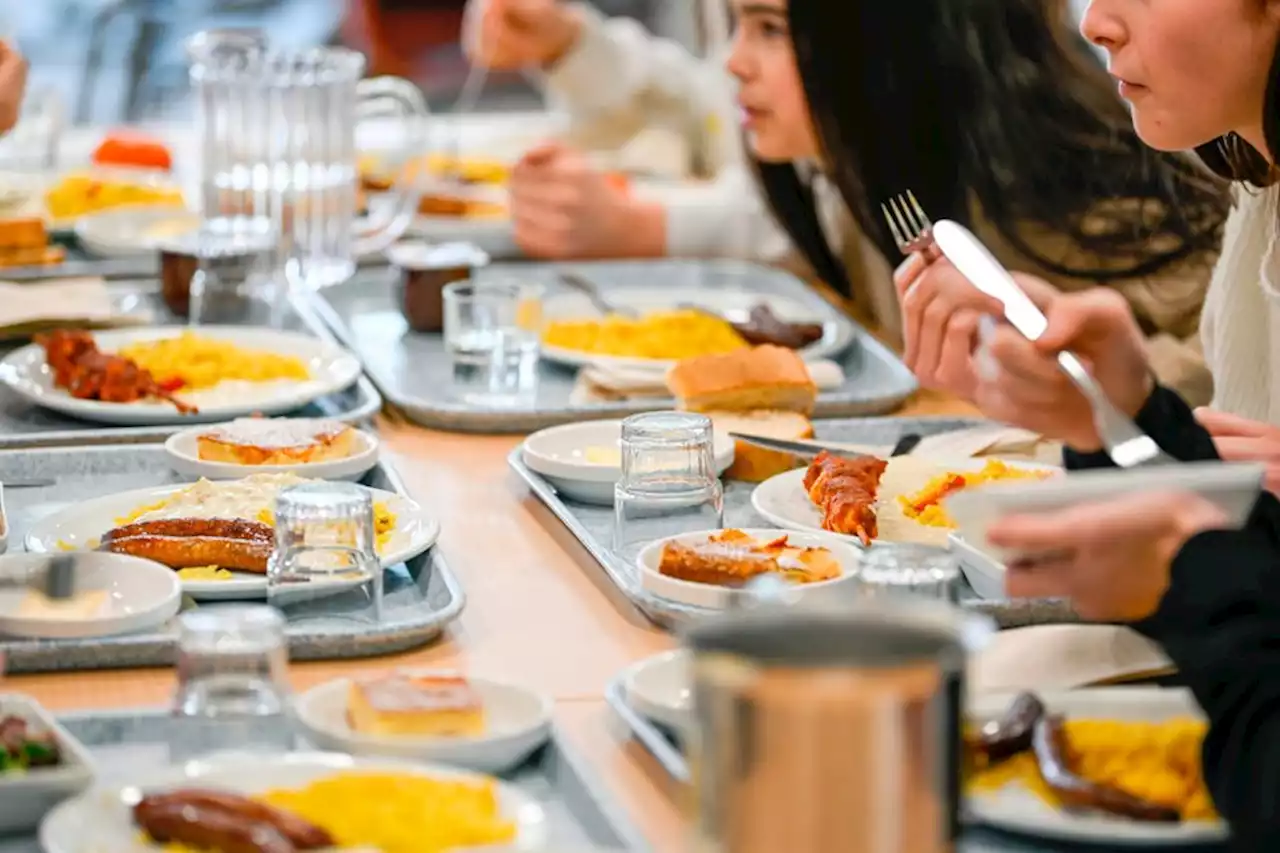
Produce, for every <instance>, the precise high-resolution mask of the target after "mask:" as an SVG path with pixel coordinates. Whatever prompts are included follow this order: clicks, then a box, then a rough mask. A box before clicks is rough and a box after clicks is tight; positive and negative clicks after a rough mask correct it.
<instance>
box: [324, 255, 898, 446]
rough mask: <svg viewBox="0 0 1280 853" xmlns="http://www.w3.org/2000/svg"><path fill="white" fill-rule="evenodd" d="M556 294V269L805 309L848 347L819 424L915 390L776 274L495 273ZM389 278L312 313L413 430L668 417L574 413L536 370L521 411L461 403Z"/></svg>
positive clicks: (587, 267)
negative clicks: (788, 302)
mask: <svg viewBox="0 0 1280 853" xmlns="http://www.w3.org/2000/svg"><path fill="white" fill-rule="evenodd" d="M492 269H494V270H500V271H508V272H513V273H516V274H518V275H520V276H521V277H524V278H528V279H532V280H536V281H543V282H545V283H546V284H547V285H548V287H552V288H553V287H555V286H556V284H555V281H556V274H557V272H558V271H560V270H568V269H573V270H577V271H580V272H581V273H582V274H583V275H585V276H586V277H587V278H589V279H590V280H591V281H593V282H597V283H598V284H600V285H601V287H602V288H603V289H605V290H607V289H608V288H609V287H635V288H639V287H643V286H645V284H646V283H651V282H655V281H661V282H662V283H663V284H664V286H668V287H670V286H681V287H685V288H687V290H688V291H689V292H691V293H693V292H698V291H707V290H715V289H741V288H743V287H745V288H747V289H749V290H750V291H751V292H753V293H758V294H759V295H760V296H761V297H763V298H767V297H768V296H770V295H774V296H786V297H787V298H789V299H792V300H795V301H797V302H799V303H801V304H804V305H806V306H807V307H811V308H812V309H813V312H814V316H816V317H822V318H824V319H825V320H828V321H830V322H833V323H837V324H839V326H840V327H841V328H842V329H843V330H844V333H846V334H847V335H848V336H849V337H851V338H852V341H853V342H852V344H851V345H850V347H849V348H848V349H847V350H846V351H845V352H844V353H843V354H841V355H838V356H833V358H835V359H836V360H837V361H840V362H841V363H842V365H843V367H844V370H845V375H846V377H847V379H846V382H845V385H844V387H842V388H840V389H838V390H835V391H827V392H823V393H822V394H821V395H820V396H819V398H818V407H817V413H818V415H819V416H821V417H839V416H850V415H874V414H879V413H883V412H887V411H890V410H892V409H893V408H894V407H895V406H897V405H898V404H899V403H901V402H902V401H903V400H905V399H906V398H907V397H909V396H910V395H911V394H912V393H913V392H914V391H915V390H916V381H915V378H914V377H913V376H912V375H911V372H910V371H908V370H907V368H906V366H905V365H903V364H902V362H901V361H900V360H899V359H898V357H897V356H896V355H894V354H893V353H892V352H891V351H890V350H889V349H888V348H887V347H885V346H884V345H882V344H881V343H879V342H878V341H877V340H875V338H873V337H872V336H871V335H869V334H867V333H866V332H865V331H864V330H863V329H862V328H861V327H859V326H858V325H857V324H856V323H854V322H853V321H852V320H850V319H849V318H848V317H846V316H844V315H843V314H841V313H840V312H839V311H837V310H836V309H835V308H834V307H833V306H832V305H831V304H830V303H829V302H827V301H826V300H825V299H823V298H822V297H821V296H820V295H819V294H818V293H817V292H815V291H814V290H813V289H812V288H810V287H808V286H807V285H805V284H804V282H802V281H800V279H798V278H796V277H794V276H792V275H790V274H788V273H785V272H782V271H780V270H774V269H769V268H766V267H761V266H756V265H753V264H746V263H741V262H736V261H653V262H636V261H631V262H599V263H579V264H564V265H549V264H522V265H519V266H515V265H507V266H501V265H499V266H495V267H493V268H492ZM394 294H395V275H394V273H392V272H389V271H386V270H370V271H368V272H367V273H363V274H359V275H357V276H355V277H354V278H352V279H351V280H350V281H348V282H346V283H344V284H340V285H338V286H336V287H331V288H327V289H325V290H323V291H321V292H320V294H319V297H318V300H317V303H318V304H317V306H316V310H317V313H318V314H319V315H320V316H321V317H322V318H323V319H324V320H325V322H327V323H328V324H329V325H330V326H331V327H332V328H333V331H334V333H335V334H337V336H338V337H339V338H340V339H341V340H342V341H343V343H345V344H346V345H347V347H348V348H349V349H351V350H352V351H353V352H355V353H356V355H358V356H359V357H360V360H361V362H363V364H364V367H365V370H366V372H367V373H368V374H369V376H370V378H371V379H373V381H374V384H376V385H377V386H378V389H379V390H380V391H381V392H382V394H383V396H384V397H386V398H387V399H388V400H389V401H391V402H392V403H394V404H395V405H396V406H398V407H399V408H400V409H402V410H403V411H404V412H405V414H406V415H407V416H408V417H409V418H411V419H412V420H414V421H415V422H417V423H419V424H421V425H423V426H428V427H433V428H436V429H446V430H455V431H459V432H487V433H512V432H528V431H530V430H535V429H541V428H543V427H547V426H554V425H556V424H561V423H567V422H570V421H576V420H587V419H592V418H610V417H625V416H627V415H634V414H636V413H637V412H646V411H655V410H659V409H664V408H670V407H671V405H672V401H671V400H670V399H662V398H650V399H638V400H627V401H622V402H601V403H590V404H586V405H583V404H576V403H573V402H571V400H570V392H571V391H572V390H573V385H574V379H575V376H576V374H575V372H574V371H573V370H571V369H568V368H565V367H562V366H558V365H554V364H548V363H545V362H544V363H542V364H540V365H539V369H538V389H537V397H536V399H535V400H534V401H533V402H532V403H531V404H529V405H527V406H524V407H515V406H513V407H509V408H481V407H478V406H476V405H474V404H472V403H469V402H465V401H463V400H462V399H460V396H459V395H458V393H457V392H456V390H455V388H454V385H453V373H452V367H451V365H450V363H449V360H448V357H447V355H446V353H445V349H444V341H443V339H442V338H441V336H440V335H430V334H416V333H413V332H410V331H409V330H408V327H407V326H406V324H405V321H404V318H403V317H402V316H401V314H400V310H399V308H398V306H397V304H396V301H395V296H394Z"/></svg>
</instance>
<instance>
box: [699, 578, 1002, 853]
mask: <svg viewBox="0 0 1280 853" xmlns="http://www.w3.org/2000/svg"><path fill="white" fill-rule="evenodd" d="M989 633H990V627H989V625H988V624H987V623H986V622H985V621H983V620H981V619H975V617H971V616H968V615H966V614H964V613H963V612H962V611H960V610H958V609H955V608H953V607H950V606H948V605H945V604H935V603H931V602H919V603H917V602H902V603H897V602H890V601H885V600H869V601H859V602H853V603H848V604H844V605H842V606H841V607H840V608H839V609H838V610H837V609H822V610H817V609H814V608H812V607H801V606H796V607H786V608H783V607H769V606H761V607H758V608H755V609H752V610H747V611H739V612H737V613H733V614H730V615H727V616H725V617H722V618H720V619H717V620H713V621H708V622H705V623H701V624H699V625H697V626H695V627H694V628H692V629H691V630H690V631H689V632H688V633H687V635H686V637H685V644H686V645H687V646H688V647H689V649H690V650H691V653H692V673H693V697H694V715H695V725H694V727H693V729H694V730H693V731H692V732H691V733H690V734H691V744H690V758H691V763H692V770H693V785H694V794H695V801H696V805H697V808H698V814H697V817H696V819H695V833H696V834H695V845H694V849H695V850H696V851H698V853H777V851H780V850H785V851H803V853H828V851H830V853H947V852H949V851H952V850H954V848H955V844H956V839H957V837H958V835H959V807H960V750H961V743H962V741H961V729H960V726H961V711H962V709H963V707H964V668H965V659H966V657H967V654H968V653H969V652H970V651H971V650H973V649H974V648H976V647H978V646H980V645H981V642H982V640H983V639H984V638H985V637H986V636H988V635H989Z"/></svg>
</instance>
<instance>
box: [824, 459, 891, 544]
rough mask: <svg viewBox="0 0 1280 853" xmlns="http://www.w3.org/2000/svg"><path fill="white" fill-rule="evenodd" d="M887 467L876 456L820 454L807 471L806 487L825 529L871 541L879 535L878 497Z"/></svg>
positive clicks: (867, 541)
mask: <svg viewBox="0 0 1280 853" xmlns="http://www.w3.org/2000/svg"><path fill="white" fill-rule="evenodd" d="M887 466H888V463H887V462H886V461H885V460H883V459H879V458H877V457H875V456H859V457H857V458H853V459H848V458H845V457H842V456H833V455H831V454H830V453H827V452H826V451H823V452H822V453H819V454H818V456H817V458H815V459H814V460H813V462H812V463H811V464H810V465H809V470H808V471H806V472H805V476H804V490H805V492H806V493H807V494H808V495H809V500H810V501H812V502H813V503H814V505H815V506H817V507H818V508H819V509H821V510H822V529H823V530H830V531H831V532H833V533H842V534H845V535H847V536H856V537H858V538H859V539H861V540H862V543H863V544H864V545H867V544H870V543H871V540H872V539H875V538H876V536H877V535H878V534H879V525H878V520H877V517H876V508H875V505H876V496H877V493H878V492H879V489H880V478H881V477H883V476H884V469H885V468H886V467H887Z"/></svg>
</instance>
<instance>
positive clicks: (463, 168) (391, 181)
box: [357, 154, 511, 192]
mask: <svg viewBox="0 0 1280 853" xmlns="http://www.w3.org/2000/svg"><path fill="white" fill-rule="evenodd" d="M357 169H358V170H359V172H360V185H361V187H363V188H364V189H365V190H368V191H369V192H386V191H387V190H390V189H391V188H392V187H393V186H394V185H395V177H394V175H393V174H392V170H390V169H388V168H387V167H386V165H385V164H384V163H383V162H382V160H381V158H379V157H378V156H377V155H374V154H364V155H362V156H361V157H360V159H359V161H358V162H357ZM424 169H425V170H426V172H427V174H429V175H432V176H434V177H452V178H456V179H458V180H460V181H462V182H463V183H466V184H492V185H502V184H505V183H507V182H508V181H509V180H510V179H511V167H510V166H509V165H507V164H506V163H503V162H502V161H500V160H487V159H483V158H479V157H446V156H444V155H441V154H429V155H427V156H425V157H415V158H413V159H412V160H410V161H409V162H408V163H406V164H405V166H404V169H403V171H404V174H405V176H406V177H410V178H413V177H417V176H418V175H419V174H421V173H422V171H423V170H424Z"/></svg>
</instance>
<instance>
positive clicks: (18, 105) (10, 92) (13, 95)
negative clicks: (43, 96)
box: [0, 41, 27, 134]
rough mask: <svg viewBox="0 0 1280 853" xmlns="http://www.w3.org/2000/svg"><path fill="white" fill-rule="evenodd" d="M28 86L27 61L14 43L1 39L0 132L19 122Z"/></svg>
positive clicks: (6, 130) (8, 129)
mask: <svg viewBox="0 0 1280 853" xmlns="http://www.w3.org/2000/svg"><path fill="white" fill-rule="evenodd" d="M26 88H27V61H26V59H25V58H23V56H22V54H21V53H19V52H18V49H17V48H16V47H14V46H13V45H11V44H9V43H7V42H4V41H0V134H5V133H8V132H9V131H10V130H12V129H13V127H14V125H16V124H17V123H18V116H19V114H20V113H21V112H22V99H23V96H24V95H25V94H26Z"/></svg>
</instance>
